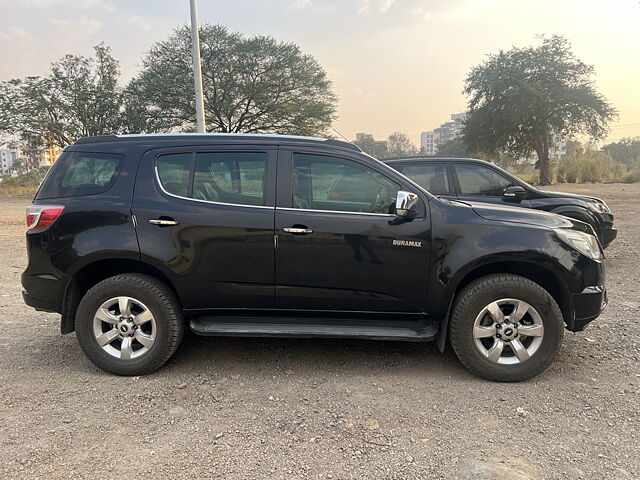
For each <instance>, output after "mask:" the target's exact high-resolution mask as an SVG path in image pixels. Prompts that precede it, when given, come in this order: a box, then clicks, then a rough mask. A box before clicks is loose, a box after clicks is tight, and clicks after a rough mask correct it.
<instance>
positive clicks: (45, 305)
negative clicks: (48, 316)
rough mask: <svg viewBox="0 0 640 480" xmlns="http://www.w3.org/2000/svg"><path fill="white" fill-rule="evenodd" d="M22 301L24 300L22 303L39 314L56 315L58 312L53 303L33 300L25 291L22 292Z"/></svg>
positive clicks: (37, 299)
mask: <svg viewBox="0 0 640 480" xmlns="http://www.w3.org/2000/svg"><path fill="white" fill-rule="evenodd" d="M22 299H23V300H24V303H26V304H27V305H28V306H29V307H32V308H35V309H36V310H38V311H39V312H52V313H56V312H57V311H58V306H57V305H56V304H55V303H52V302H50V301H48V300H42V299H39V298H34V297H33V296H31V295H30V294H29V292H27V291H26V290H23V291H22Z"/></svg>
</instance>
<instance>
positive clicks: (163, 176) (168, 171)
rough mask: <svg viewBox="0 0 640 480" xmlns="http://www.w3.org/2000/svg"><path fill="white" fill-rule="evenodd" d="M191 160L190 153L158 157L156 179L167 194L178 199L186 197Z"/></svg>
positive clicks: (191, 155)
mask: <svg viewBox="0 0 640 480" xmlns="http://www.w3.org/2000/svg"><path fill="white" fill-rule="evenodd" d="M192 160H193V154H192V153H171V154H168V155H161V156H160V157H158V161H157V162H158V177H160V182H162V186H163V187H164V189H165V190H166V191H167V192H169V193H172V194H174V195H178V196H180V197H186V196H187V194H188V191H189V174H190V171H191V164H192Z"/></svg>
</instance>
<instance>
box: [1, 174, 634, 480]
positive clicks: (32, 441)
mask: <svg viewBox="0 0 640 480" xmlns="http://www.w3.org/2000/svg"><path fill="white" fill-rule="evenodd" d="M553 189H554V190H567V191H573V192H579V193H589V194H593V195H597V196H600V197H602V198H603V199H605V200H606V201H607V203H608V204H609V206H610V207H611V208H612V210H613V212H614V214H615V215H616V223H617V226H618V228H619V231H620V233H619V235H618V239H617V240H616V241H615V242H614V243H613V244H612V246H611V247H610V248H609V249H607V252H606V255H607V268H608V288H609V299H610V305H609V307H608V308H607V310H606V311H605V313H604V314H603V315H602V316H601V317H600V318H599V319H598V320H597V321H596V322H594V323H593V324H592V325H591V326H590V327H588V328H587V330H586V331H585V332H581V333H576V334H573V333H569V332H567V335H566V336H565V342H564V346H563V347H562V351H561V354H560V356H559V358H558V359H557V361H556V363H555V364H554V365H553V366H552V367H551V368H550V369H549V370H547V371H546V372H545V373H543V374H542V375H540V376H538V377H537V378H534V379H532V380H530V381H527V382H525V383H520V384H498V383H490V382H486V381H483V380H480V379H478V378H475V377H474V376H472V375H471V374H470V373H468V372H467V371H466V370H465V369H464V368H463V367H462V366H461V365H460V363H459V362H458V361H457V360H456V358H455V356H454V355H453V354H452V353H451V351H450V350H449V351H448V352H447V353H445V354H444V355H441V354H440V353H439V352H438V350H437V348H436V346H435V344H410V343H393V342H371V341H345V340H296V339H281V340H277V339H275V340H274V339H234V338H198V337H195V336H193V335H189V336H187V338H186V339H185V341H184V343H183V344H182V346H181V347H180V349H179V350H178V352H177V354H176V355H175V357H174V358H173V359H172V360H170V361H169V362H168V364H167V365H166V366H165V367H164V368H162V369H161V370H160V371H158V372H157V373H155V374H153V375H149V376H146V377H139V378H138V377H134V378H118V377H115V376H111V375H108V374H105V373H103V372H102V371H100V370H98V369H97V368H95V367H94V366H93V365H92V364H91V363H90V362H89V361H88V360H87V359H86V358H85V357H84V355H83V354H82V352H81V350H80V347H79V345H78V343H77V342H76V338H75V336H74V335H67V336H61V335H60V333H59V321H58V316H57V315H53V314H46V313H39V312H36V311H34V310H32V309H30V308H28V307H26V306H25V305H24V304H23V302H22V298H21V295H20V291H21V287H20V273H21V272H22V270H23V269H24V267H25V262H26V257H25V248H24V243H25V242H24V227H23V223H24V207H25V206H26V205H27V204H28V203H29V199H26V198H7V197H4V198H0V205H1V206H2V208H0V252H1V253H0V328H1V329H2V335H1V336H0V478H6V479H14V478H46V479H53V478H91V479H95V478H143V477H146V478H224V479H240V478H242V479H245V478H246V479H249V478H278V479H279V478H287V479H288V478H315V479H331V478H333V479H342V478H354V479H418V478H419V479H424V478H446V479H458V478H459V479H510V480H511V479H514V480H518V479H528V478H532V479H538V478H545V479H546V478H570V479H576V478H585V479H591V478H598V479H600V478H612V479H627V478H629V479H631V478H638V472H639V471H640V453H639V452H640V441H639V438H638V437H639V436H640V428H639V427H640V402H639V400H640V397H639V396H638V390H639V388H638V387H639V386H640V368H639V367H638V365H639V364H638V360H640V358H639V357H640V343H639V340H638V338H639V337H638V331H640V328H639V327H640V322H639V320H638V317H639V314H640V283H639V282H638V275H639V272H640V248H639V247H640V208H639V206H638V205H639V203H640V184H636V185H620V184H611V185H577V186H575V185H573V186H572V185H561V186H554V188H553Z"/></svg>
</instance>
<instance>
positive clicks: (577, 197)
mask: <svg viewBox="0 0 640 480" xmlns="http://www.w3.org/2000/svg"><path fill="white" fill-rule="evenodd" d="M536 190H537V191H538V192H540V194H541V195H543V196H545V197H553V198H573V199H575V200H582V201H583V202H599V203H604V201H603V200H602V199H600V198H597V197H590V196H588V195H580V194H579V193H567V192H550V191H548V190H538V189H536Z"/></svg>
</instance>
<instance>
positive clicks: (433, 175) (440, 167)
mask: <svg viewBox="0 0 640 480" xmlns="http://www.w3.org/2000/svg"><path fill="white" fill-rule="evenodd" d="M402 173H404V174H405V175H406V176H407V177H409V178H410V179H411V180H413V181H414V182H416V183H417V184H418V185H420V186H421V187H422V188H424V189H425V190H427V191H428V192H430V193H433V194H434V195H446V194H449V193H451V187H450V185H449V176H448V175H447V165H446V164H445V163H431V162H421V163H416V164H412V165H406V166H405V167H404V168H403V169H402Z"/></svg>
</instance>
